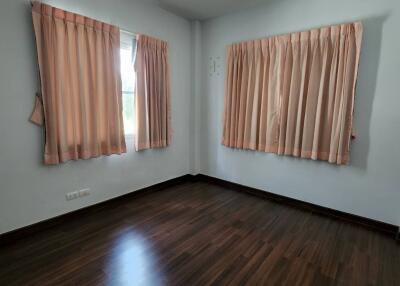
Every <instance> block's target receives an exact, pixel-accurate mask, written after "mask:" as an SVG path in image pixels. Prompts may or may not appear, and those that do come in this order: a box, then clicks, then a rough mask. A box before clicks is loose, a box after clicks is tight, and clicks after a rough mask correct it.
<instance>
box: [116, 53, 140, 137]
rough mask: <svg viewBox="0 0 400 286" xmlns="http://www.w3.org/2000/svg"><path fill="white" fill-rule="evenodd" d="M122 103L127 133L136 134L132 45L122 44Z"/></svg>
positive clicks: (134, 76)
mask: <svg viewBox="0 0 400 286" xmlns="http://www.w3.org/2000/svg"><path fill="white" fill-rule="evenodd" d="M120 52H121V80H122V101H123V102H122V104H123V117H124V130H125V135H131V134H134V110H135V109H134V104H135V102H134V92H135V80H136V79H135V78H136V75H135V70H134V68H133V63H132V45H121V50H120Z"/></svg>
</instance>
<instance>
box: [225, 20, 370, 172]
mask: <svg viewBox="0 0 400 286" xmlns="http://www.w3.org/2000/svg"><path fill="white" fill-rule="evenodd" d="M362 30H363V29H362V24H361V23H359V22H356V23H350V24H343V25H337V26H331V27H326V28H321V29H313V30H310V31H305V32H299V33H292V34H287V35H282V36H275V37H271V38H266V39H260V40H253V41H248V42H242V43H237V44H233V45H230V46H229V47H228V51H227V72H226V81H225V91H226V94H225V110H224V124H223V138H222V143H223V144H224V145H225V146H228V147H232V148H240V149H251V150H258V151H263V152H272V153H277V154H281V155H291V156H296V157H302V158H308V159H313V160H326V161H328V162H330V163H336V164H347V163H348V161H349V150H350V138H351V129H352V121H353V109H354V95H355V85H356V79H357V71H358V63H359V57H360V49H361V39H362Z"/></svg>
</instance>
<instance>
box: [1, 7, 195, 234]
mask: <svg viewBox="0 0 400 286" xmlns="http://www.w3.org/2000/svg"><path fill="white" fill-rule="evenodd" d="M44 2H46V3H48V4H51V5H53V6H57V7H60V8H64V9H66V10H70V11H74V12H78V13H81V14H84V15H87V16H90V17H93V18H96V19H100V20H103V21H105V22H108V23H112V24H115V25H118V26H120V27H121V28H123V29H126V30H130V31H134V32H140V33H145V34H148V35H152V36H156V37H159V38H161V39H164V40H167V41H168V42H169V44H170V64H171V69H172V70H171V77H172V79H171V80H172V82H171V83H172V114H173V117H172V125H173V142H172V145H171V146H170V147H169V148H166V149H164V150H154V151H145V152H140V153H136V152H134V151H133V142H132V141H127V145H128V149H129V152H128V153H127V154H124V155H121V156H118V155H114V156H110V157H102V158H98V159H91V160H86V161H77V162H69V163H66V164H62V165H59V166H52V167H45V166H43V165H42V145H43V143H42V135H41V129H40V128H38V127H37V126H35V125H33V124H31V123H29V122H28V118H29V116H30V113H31V111H32V107H33V101H34V95H35V92H36V51H35V45H34V37H33V29H32V24H31V23H32V20H31V15H30V7H29V4H28V3H29V2H28V1H27V0H2V1H1V2H0V38H1V40H0V233H4V232H7V231H10V230H13V229H16V228H19V227H23V226H25V225H29V224H31V223H34V222H37V221H40V220H44V219H47V218H50V217H53V216H56V215H59V214H63V213H66V212H69V211H73V210H76V209H78V208H81V207H84V206H88V205H91V204H94V203H97V202H100V201H103V200H106V199H109V198H112V197H116V196H119V195H122V194H125V193H127V192H129V191H132V190H137V189H139V188H142V187H145V186H148V185H152V184H156V183H158V182H161V181H165V180H168V179H171V178H175V177H178V176H181V175H184V174H187V173H188V171H189V167H190V166H189V164H190V162H189V157H190V156H189V154H190V153H191V151H190V150H189V148H190V146H189V137H190V126H189V122H188V120H187V119H188V117H189V110H188V108H187V107H188V106H189V104H190V94H191V85H190V82H191V78H190V69H191V63H190V61H191V32H190V30H191V27H190V23H189V22H188V21H186V20H184V19H182V18H179V17H177V16H174V15H172V14H170V13H168V12H166V11H164V10H162V9H160V8H158V7H155V6H151V5H150V4H141V3H137V2H135V1H134V0H113V1H108V0H48V1H44ZM86 187H90V188H91V190H92V194H91V195H90V196H88V197H84V198H82V199H79V200H74V201H69V202H67V201H66V200H65V193H67V192H70V191H73V190H78V189H82V188H86Z"/></svg>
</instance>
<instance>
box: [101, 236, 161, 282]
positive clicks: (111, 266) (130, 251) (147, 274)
mask: <svg viewBox="0 0 400 286" xmlns="http://www.w3.org/2000/svg"><path fill="white" fill-rule="evenodd" d="M156 258H157V257H156V255H155V254H154V251H153V249H152V247H151V244H150V243H149V242H148V241H147V240H146V238H145V237H143V236H142V235H141V234H140V233H138V232H135V231H134V230H131V231H129V232H125V233H123V234H121V235H120V236H119V237H118V238H117V239H116V240H115V241H114V246H113V247H112V250H111V253H110V259H109V263H108V265H107V267H106V269H105V271H106V275H107V277H108V279H107V284H106V285H109V286H111V285H112V286H128V285H129V286H133V285H146V286H147V285H163V284H164V283H163V282H162V277H161V275H160V273H159V272H158V267H157V263H156V261H157V259H156Z"/></svg>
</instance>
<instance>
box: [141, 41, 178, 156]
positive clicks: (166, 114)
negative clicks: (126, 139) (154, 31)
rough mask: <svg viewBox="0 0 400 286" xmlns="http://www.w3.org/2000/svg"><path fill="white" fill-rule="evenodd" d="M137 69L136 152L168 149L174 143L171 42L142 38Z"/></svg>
mask: <svg viewBox="0 0 400 286" xmlns="http://www.w3.org/2000/svg"><path fill="white" fill-rule="evenodd" d="M135 70H136V77H137V79H136V84H137V86H136V95H135V107H136V113H135V114H136V120H135V124H136V132H135V147H136V150H137V151H139V150H144V149H152V148H162V147H166V146H168V145H169V144H170V143H171V110H170V109H171V108H170V83H169V80H170V78H169V63H168V44H167V42H165V41H162V40H159V39H155V38H152V37H149V36H146V35H139V36H138V38H137V50H136V60H135Z"/></svg>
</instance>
